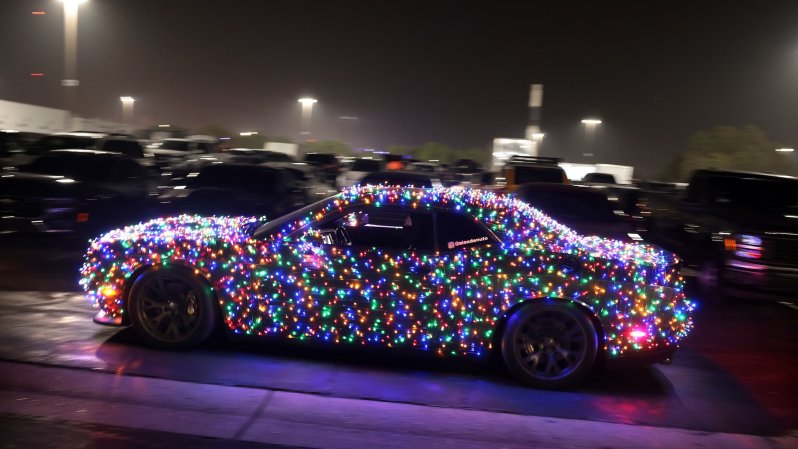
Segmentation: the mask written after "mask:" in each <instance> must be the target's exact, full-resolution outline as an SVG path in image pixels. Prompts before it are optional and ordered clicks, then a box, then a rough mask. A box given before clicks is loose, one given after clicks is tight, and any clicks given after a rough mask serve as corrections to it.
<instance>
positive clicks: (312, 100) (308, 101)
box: [297, 97, 319, 106]
mask: <svg viewBox="0 0 798 449" xmlns="http://www.w3.org/2000/svg"><path fill="white" fill-rule="evenodd" d="M297 101H298V102H300V103H302V106H309V105H312V104H313V103H316V102H318V101H319V100H316V99H315V98H307V97H306V98H300V99H299V100H297Z"/></svg>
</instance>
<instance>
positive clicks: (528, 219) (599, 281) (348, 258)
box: [81, 186, 693, 388]
mask: <svg viewBox="0 0 798 449" xmlns="http://www.w3.org/2000/svg"><path fill="white" fill-rule="evenodd" d="M678 270H679V260H678V259H677V257H676V256H674V255H673V254H670V253H667V252H664V251H661V250H659V249H657V248H655V247H652V246H648V245H643V244H627V243H622V242H618V241H614V240H607V239H602V238H599V237H586V236H581V235H578V234H576V233H575V232H573V231H572V230H571V229H569V228H567V227H565V226H563V225H561V224H559V223H557V222H556V221H554V220H552V219H551V218H549V217H548V216H546V215H544V214H543V213H542V212H540V211H539V210H537V209H535V208H533V207H531V206H530V205H529V204H527V203H524V202H522V201H520V200H518V199H516V198H514V197H512V196H509V195H500V194H496V193H493V192H486V191H480V190H472V189H466V188H433V189H421V188H401V187H385V186H381V187H375V186H363V187H352V188H349V189H347V190H344V191H342V192H341V193H339V194H338V195H336V196H333V197H331V198H329V199H326V200H322V201H320V202H317V203H315V204H312V205H309V206H307V207H305V208H303V209H299V210H297V211H294V212H292V213H290V214H288V215H285V216H282V217H280V218H277V219H275V220H272V221H265V222H264V221H261V220H258V219H255V218H244V217H200V216H187V215H183V216H177V217H170V218H162V219H156V220H152V221H149V222H146V223H141V224H138V225H135V226H129V227H126V228H122V229H117V230H114V231H111V232H108V233H107V234H105V235H102V236H100V237H98V238H96V239H95V240H93V242H92V243H91V246H90V248H89V249H88V251H87V254H86V256H85V263H84V265H83V267H82V272H81V273H82V277H81V285H82V287H83V288H84V290H85V291H86V293H87V295H88V298H89V299H90V300H91V301H92V302H93V303H94V305H95V306H96V307H98V308H99V309H100V311H99V312H98V314H97V316H96V317H95V321H97V322H99V323H103V324H117V325H128V324H129V325H132V327H133V328H134V330H135V331H136V333H137V334H138V335H139V336H140V337H141V338H142V339H143V340H144V341H145V342H147V343H149V344H152V345H155V346H158V347H161V348H167V349H182V348H189V347H193V346H196V345H198V344H200V343H201V342H203V341H204V340H205V339H206V338H207V337H208V336H209V335H210V334H211V332H212V331H213V330H214V329H215V328H216V327H217V326H223V327H224V329H226V331H227V332H228V334H230V335H232V336H278V337H284V338H287V339H293V340H301V341H316V342H320V343H331V344H332V343H336V344H341V345H355V346H383V347H390V348H412V349H418V350H423V351H428V352H432V353H435V354H438V355H441V356H448V355H451V356H474V357H483V358H484V357H487V356H488V355H489V354H491V353H494V352H495V353H497V354H499V355H501V357H502V358H503V359H504V361H505V362H506V364H507V366H508V368H509V370H510V371H511V372H512V373H513V374H514V375H515V376H516V377H518V378H519V379H521V380H522V381H524V382H526V383H528V384H531V385H534V386H539V387H545V388H559V387H564V386H567V385H570V384H572V383H573V382H575V381H577V380H578V379H580V378H581V377H583V376H584V375H585V374H586V373H588V372H589V371H590V370H591V367H592V366H594V365H595V363H596V361H597V360H599V358H607V359H613V360H614V359H618V360H620V359H630V358H632V359H644V360H646V361H648V362H656V361H665V360H669V358H670V357H671V356H672V354H673V352H674V351H675V350H676V348H677V346H678V344H679V342H680V341H681V340H682V339H683V338H684V337H685V336H686V335H687V334H688V332H689V331H690V329H691V327H692V317H691V315H692V310H693V304H692V303H691V302H690V300H688V299H687V298H686V297H685V294H684V291H683V288H684V281H683V279H682V278H681V276H680V275H679V272H678Z"/></svg>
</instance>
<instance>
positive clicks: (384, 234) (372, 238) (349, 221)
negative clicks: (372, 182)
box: [340, 208, 435, 251]
mask: <svg viewBox="0 0 798 449" xmlns="http://www.w3.org/2000/svg"><path fill="white" fill-rule="evenodd" d="M340 225H341V226H342V227H343V228H344V229H345V231H346V233H347V234H348V238H349V240H350V242H351V244H352V245H355V246H365V247H372V246H374V247H377V248H384V249H400V250H419V251H434V250H435V238H434V234H433V224H432V214H431V213H428V212H416V211H411V210H401V209H382V208H380V209H378V208H367V209H364V210H362V211H360V212H354V213H351V214H349V215H347V216H345V217H343V218H342V219H341V220H340Z"/></svg>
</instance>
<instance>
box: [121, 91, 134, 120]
mask: <svg viewBox="0 0 798 449" xmlns="http://www.w3.org/2000/svg"><path fill="white" fill-rule="evenodd" d="M119 100H121V101H122V123H124V124H126V125H129V124H130V121H131V120H132V119H133V103H135V102H136V99H135V98H133V97H119Z"/></svg>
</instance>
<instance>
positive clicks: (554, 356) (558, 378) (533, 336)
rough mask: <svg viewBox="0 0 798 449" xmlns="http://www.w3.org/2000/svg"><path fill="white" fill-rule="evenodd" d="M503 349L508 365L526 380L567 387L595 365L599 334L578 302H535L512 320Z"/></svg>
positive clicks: (517, 313) (535, 383)
mask: <svg viewBox="0 0 798 449" xmlns="http://www.w3.org/2000/svg"><path fill="white" fill-rule="evenodd" d="M501 352H502V358H503V359H504V363H505V365H507V368H508V369H509V370H510V372H511V373H512V374H513V376H515V377H516V378H518V379H519V380H521V381H522V382H524V383H526V384H528V385H532V386H534V387H538V388H547V389H558V388H564V387H567V386H569V385H572V384H574V383H575V382H577V381H578V380H580V379H581V378H583V377H584V376H585V375H586V374H587V373H588V372H589V371H590V370H591V368H592V367H593V364H594V363H595V361H596V355H597V353H598V335H597V332H596V328H595V327H594V326H593V323H592V322H591V321H590V319H589V318H588V316H587V314H586V313H584V312H583V311H582V310H580V309H578V308H577V306H575V305H574V304H570V303H566V302H555V301H552V300H548V301H545V302H544V301H540V302H533V303H530V304H528V305H525V306H523V307H522V308H521V309H519V310H518V311H517V312H516V313H514V314H513V315H512V316H511V317H510V319H509V320H508V322H507V326H506V327H505V331H504V334H503V335H502V341H501Z"/></svg>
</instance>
